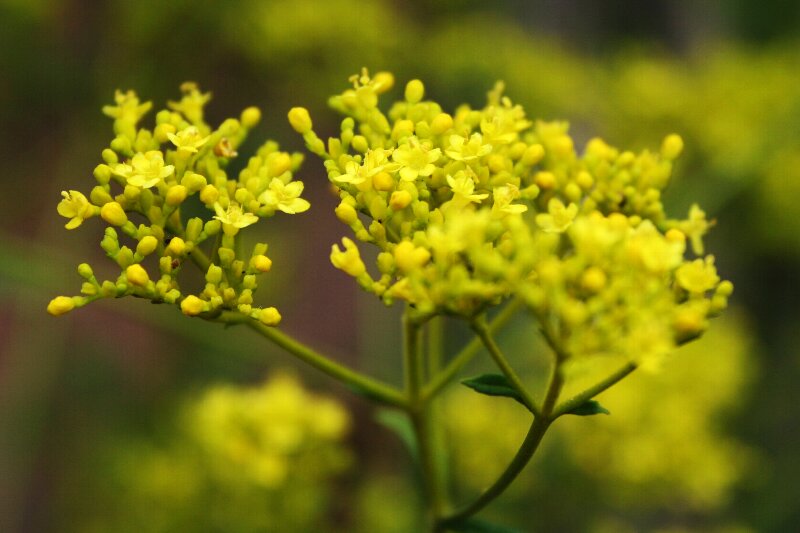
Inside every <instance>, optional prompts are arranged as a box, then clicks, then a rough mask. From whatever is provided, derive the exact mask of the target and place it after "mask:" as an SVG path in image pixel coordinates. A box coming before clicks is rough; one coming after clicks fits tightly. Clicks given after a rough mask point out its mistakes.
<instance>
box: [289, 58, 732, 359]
mask: <svg viewBox="0 0 800 533" xmlns="http://www.w3.org/2000/svg"><path fill="white" fill-rule="evenodd" d="M351 81H352V82H353V88H351V89H348V90H346V91H344V92H343V93H342V94H340V95H338V96H334V97H333V98H331V100H330V104H331V106H332V107H333V108H334V109H335V110H337V111H338V112H340V113H342V114H343V115H345V117H346V118H344V120H342V123H341V134H340V136H339V137H338V138H330V139H328V141H327V143H325V142H323V141H322V140H321V139H320V138H319V137H318V136H317V135H316V134H315V133H314V131H313V127H312V122H311V119H310V117H309V115H308V112H307V111H306V110H305V109H303V108H294V109H292V110H291V111H290V113H289V121H290V123H291V124H292V126H293V127H294V129H295V130H296V131H298V132H299V133H301V134H302V135H303V137H304V139H305V141H306V145H307V147H308V148H309V149H310V150H311V151H312V152H314V153H316V154H317V155H319V156H320V157H322V158H323V159H324V160H325V167H326V169H327V171H328V176H329V179H330V181H331V183H332V184H333V185H334V187H335V189H336V190H337V192H338V194H339V196H340V198H341V203H340V204H339V206H338V207H337V209H336V214H337V216H338V218H339V219H340V220H341V221H342V222H344V223H345V224H347V225H348V226H349V227H350V228H351V229H352V231H353V234H354V236H355V239H356V240H357V241H361V242H365V243H371V244H373V245H375V246H377V247H378V249H379V253H378V256H377V265H376V266H377V271H378V275H377V276H373V275H372V274H370V272H369V271H368V269H367V267H366V265H365V264H364V262H363V260H362V259H361V254H360V252H359V248H358V246H357V245H356V243H355V242H354V241H353V240H351V239H349V238H344V239H343V246H344V249H340V248H339V246H338V245H334V246H333V250H332V253H331V261H332V262H333V264H334V266H336V267H337V268H339V269H341V270H343V271H345V272H346V273H347V274H349V275H351V276H353V277H354V278H355V279H356V280H357V282H358V283H359V285H360V286H361V287H363V288H364V289H366V290H367V291H370V292H372V293H374V294H376V295H377V296H379V297H380V298H382V299H383V301H384V302H386V303H387V304H391V303H392V302H393V301H394V300H396V299H401V300H405V301H406V302H407V303H408V304H410V305H411V307H412V308H413V309H414V310H415V311H416V312H417V313H419V314H420V315H422V316H431V315H434V314H451V315H456V316H460V317H463V318H466V319H471V318H473V317H475V316H476V315H477V314H479V313H481V312H483V311H485V310H486V309H487V308H489V307H490V306H492V305H495V304H498V303H500V302H501V301H503V300H504V299H506V298H509V297H512V296H520V297H522V298H523V299H524V301H525V302H526V303H527V304H528V307H529V308H530V310H531V311H532V312H533V313H534V314H535V315H536V316H537V318H538V319H539V321H540V322H541V325H542V327H543V328H544V329H545V330H546V331H547V332H549V334H550V335H551V337H552V338H553V339H556V340H558V343H559V344H561V345H562V347H561V348H562V350H563V351H564V352H565V353H566V354H569V355H583V354H595V353H615V354H620V353H624V354H630V355H631V356H632V357H633V354H636V356H635V357H636V360H637V361H638V362H640V363H641V362H644V361H648V360H651V359H657V358H658V356H660V355H662V354H663V353H665V352H666V351H668V350H669V349H671V348H672V347H674V346H675V344H676V343H681V342H683V341H686V340H689V339H691V338H694V337H697V336H698V335H700V334H702V332H703V331H704V330H705V329H706V327H707V319H708V317H710V316H713V315H715V314H717V313H719V312H720V311H721V310H722V309H723V308H724V307H725V306H726V304H727V298H728V296H729V295H730V294H731V291H732V285H731V284H730V282H721V281H720V278H719V276H718V275H717V272H716V269H715V266H714V258H713V257H712V256H708V257H697V258H687V257H686V255H687V254H686V242H687V241H688V242H690V243H691V249H692V252H693V254H702V253H703V236H704V235H705V233H706V232H707V231H708V228H709V227H710V225H711V223H710V222H709V221H708V220H706V216H705V213H704V212H703V211H702V210H701V209H700V208H699V207H698V206H696V205H695V206H692V208H691V210H690V213H689V215H688V217H687V219H685V220H677V219H670V218H668V217H667V215H666V213H665V210H664V206H663V204H662V202H661V194H662V192H663V190H664V188H665V187H666V186H667V184H668V183H669V180H670V175H671V171H672V165H673V161H674V160H675V159H676V158H677V157H678V156H679V154H680V152H681V151H682V148H683V141H682V140H681V138H680V137H679V136H677V135H669V136H668V137H666V139H665V140H664V142H663V144H662V146H661V149H660V151H659V152H657V153H653V152H650V151H643V152H641V153H638V154H636V153H633V152H630V151H621V150H618V149H616V148H614V147H612V146H609V145H608V144H607V143H605V142H604V141H602V140H600V139H592V140H590V141H589V142H588V143H587V145H586V147H585V149H584V150H583V152H582V153H579V152H578V151H577V150H576V148H575V145H574V142H573V139H572V137H570V136H569V134H568V125H567V124H566V123H563V122H544V121H532V120H529V119H528V118H527V117H526V114H525V110H524V109H523V108H522V107H521V106H519V105H515V104H513V103H512V101H511V100H510V99H509V98H508V97H506V96H504V95H503V90H504V87H503V84H502V83H498V84H497V85H496V86H495V87H494V89H493V90H492V91H490V92H489V94H488V102H487V104H486V106H485V107H483V108H482V109H472V108H471V107H469V106H467V105H463V106H461V107H459V108H457V109H456V110H455V112H453V113H447V112H444V111H443V110H442V108H441V106H440V105H439V104H437V103H436V102H433V101H428V100H424V93H425V89H424V86H423V84H422V83H421V82H420V81H419V80H413V81H411V82H409V83H408V84H407V85H406V88H405V95H404V98H403V99H402V100H400V101H397V102H395V103H394V104H393V105H392V106H391V108H390V109H389V111H388V114H384V112H382V111H381V109H380V108H379V107H378V103H379V97H380V95H381V94H383V93H385V92H386V91H388V90H390V89H391V88H392V86H393V81H394V79H393V77H392V75H391V74H389V73H384V72H382V73H379V74H377V75H376V76H374V77H370V76H369V75H368V73H367V72H366V70H365V71H363V72H362V74H361V75H357V76H354V77H353V78H352V79H351Z"/></svg>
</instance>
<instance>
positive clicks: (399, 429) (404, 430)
mask: <svg viewBox="0 0 800 533" xmlns="http://www.w3.org/2000/svg"><path fill="white" fill-rule="evenodd" d="M375 420H376V421H377V422H378V423H379V424H380V425H382V426H383V427H385V428H387V429H390V430H391V431H392V432H393V433H394V434H395V435H397V436H398V437H400V440H401V441H402V442H403V444H405V446H406V448H408V451H409V453H410V454H411V456H412V457H413V458H414V459H416V458H417V457H418V456H419V454H418V452H417V439H416V437H415V436H414V427H413V426H412V425H411V420H409V418H408V416H406V415H405V413H401V412H400V411H397V410H394V409H379V410H378V412H377V413H375Z"/></svg>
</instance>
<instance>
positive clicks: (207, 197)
mask: <svg viewBox="0 0 800 533" xmlns="http://www.w3.org/2000/svg"><path fill="white" fill-rule="evenodd" d="M218 199H219V190H218V189H217V188H216V187H214V186H213V185H206V186H205V187H203V189H202V190H201V191H200V201H201V202H203V203H204V204H206V205H213V204H214V202H216V201H217V200H218Z"/></svg>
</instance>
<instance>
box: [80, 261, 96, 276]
mask: <svg viewBox="0 0 800 533" xmlns="http://www.w3.org/2000/svg"><path fill="white" fill-rule="evenodd" d="M78 275H79V276H80V277H82V278H83V279H92V277H93V276H94V272H93V271H92V267H90V266H89V263H81V264H80V265H78Z"/></svg>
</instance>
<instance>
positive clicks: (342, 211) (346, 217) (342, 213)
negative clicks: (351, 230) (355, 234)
mask: <svg viewBox="0 0 800 533" xmlns="http://www.w3.org/2000/svg"><path fill="white" fill-rule="evenodd" d="M335 211H336V217H337V218H338V219H339V220H341V221H342V222H344V223H345V224H347V225H350V224H353V223H354V222H355V221H356V220H358V213H356V210H355V208H353V206H352V205H350V204H348V203H346V202H342V203H340V204H339V205H338V206H337V207H336V210H335Z"/></svg>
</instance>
